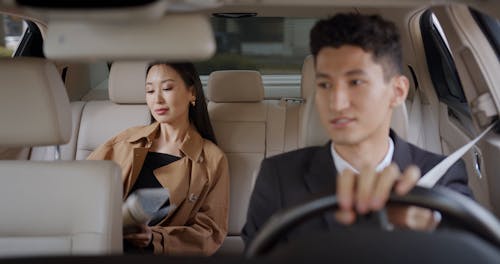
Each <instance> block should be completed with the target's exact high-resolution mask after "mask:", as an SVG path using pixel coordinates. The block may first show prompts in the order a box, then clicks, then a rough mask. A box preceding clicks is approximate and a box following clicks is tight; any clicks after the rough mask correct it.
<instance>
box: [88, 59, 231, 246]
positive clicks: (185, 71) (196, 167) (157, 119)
mask: <svg viewBox="0 0 500 264" xmlns="http://www.w3.org/2000/svg"><path fill="white" fill-rule="evenodd" d="M145 87H146V102H147V105H148V107H149V109H150V111H151V115H152V116H153V118H154V122H153V123H152V124H151V125H148V126H141V127H133V128H130V129H127V130H125V131H123V132H122V133H120V134H118V135H117V136H115V137H113V138H112V139H110V140H109V141H108V142H106V143H105V144H103V145H101V146H100V147H99V148H97V149H96V150H95V151H94V152H93V153H92V154H90V156H89V157H88V159H92V160H103V159H104V160H113V161H115V162H116V163H118V164H119V165H120V166H121V168H122V179H123V190H124V199H125V198H126V197H128V195H130V194H131V193H132V192H134V191H135V190H137V189H141V188H166V189H168V191H169V193H170V204H169V205H170V208H171V209H170V211H169V213H168V215H167V216H166V217H164V218H163V219H161V220H159V221H156V223H149V224H148V225H142V226H140V228H139V232H138V233H132V234H125V235H124V249H125V252H132V251H134V252H137V251H139V252H148V251H149V252H154V254H173V255H210V254H213V253H214V252H215V251H216V250H217V249H218V248H219V246H220V245H221V243H222V241H223V240H224V238H225V236H226V234H227V226H228V206H229V205H228V204H229V175H228V163H227V159H226V156H225V155H224V153H223V152H222V151H221V150H220V149H219V148H218V147H217V146H216V140H215V136H214V133H213V129H212V126H211V124H210V120H209V117H208V111H207V106H206V101H205V96H204V94H203V89H202V85H201V81H200V78H199V75H198V73H197V72H196V69H195V67H194V65H193V64H191V63H165V62H156V63H153V64H151V65H150V66H149V67H148V68H147V77H146V85H145Z"/></svg>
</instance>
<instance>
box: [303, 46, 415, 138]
mask: <svg viewBox="0 0 500 264" xmlns="http://www.w3.org/2000/svg"><path fill="white" fill-rule="evenodd" d="M314 79H315V71H314V58H313V56H312V55H309V56H307V57H306V59H305V60H304V64H303V67H302V80H301V90H302V94H303V96H305V97H306V103H305V105H304V106H303V109H302V110H301V111H300V122H299V123H300V124H299V126H300V131H299V147H306V146H315V145H323V144H325V143H326V142H327V141H328V140H329V137H328V135H327V134H326V131H325V129H324V128H323V126H322V125H321V121H320V119H319V114H318V112H317V111H316V106H315V102H314V101H315V89H314V87H315V83H314ZM391 128H392V129H393V130H394V131H395V132H396V133H397V134H398V135H399V136H400V137H401V138H403V139H406V138H407V135H408V113H407V110H406V104H401V106H399V107H397V108H395V109H394V111H393V114H392V119H391Z"/></svg>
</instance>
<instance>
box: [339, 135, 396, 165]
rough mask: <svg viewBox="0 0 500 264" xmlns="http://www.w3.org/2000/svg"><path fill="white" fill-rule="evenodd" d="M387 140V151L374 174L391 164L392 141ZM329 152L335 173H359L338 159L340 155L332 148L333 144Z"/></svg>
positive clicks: (344, 161) (392, 153) (341, 159)
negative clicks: (347, 170)
mask: <svg viewBox="0 0 500 264" xmlns="http://www.w3.org/2000/svg"><path fill="white" fill-rule="evenodd" d="M388 139H389V149H388V150H387V153H386V154H385V157H384V159H382V161H381V162H380V163H379V164H378V165H377V167H376V168H375V171H376V172H380V171H382V170H383V169H384V168H385V167H387V166H389V165H390V164H391V161H392V156H393V155H394V141H393V140H392V139H391V138H390V137H388ZM330 150H331V152H332V157H333V163H334V164H335V168H336V169H337V172H339V173H340V172H342V171H343V170H345V169H350V170H352V171H354V172H355V173H359V171H358V170H356V169H355V168H354V167H353V166H352V165H351V164H349V163H348V162H347V161H346V160H344V159H343V158H342V157H340V155H339V154H338V153H337V152H336V151H335V148H334V147H333V142H332V143H331V145H330Z"/></svg>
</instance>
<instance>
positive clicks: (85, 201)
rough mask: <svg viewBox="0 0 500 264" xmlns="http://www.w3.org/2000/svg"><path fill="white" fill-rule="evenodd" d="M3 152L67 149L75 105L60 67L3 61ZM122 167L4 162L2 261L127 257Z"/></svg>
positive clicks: (0, 179) (0, 172)
mask: <svg viewBox="0 0 500 264" xmlns="http://www.w3.org/2000/svg"><path fill="white" fill-rule="evenodd" d="M0 83H1V85H0V87H1V88H0V122H2V124H5V125H4V126H3V127H2V129H1V130H0V146H2V147H25V146H36V145H57V144H64V143H66V142H67V141H68V140H69V138H70V134H71V112H70V104H69V101H68V97H67V95H66V91H65V89H64V85H63V83H62V81H61V78H60V76H59V74H58V73H57V70H56V68H55V66H54V65H53V64H51V63H49V62H47V61H45V60H43V59H35V58H19V59H3V60H0ZM120 175H121V172H120V168H119V167H118V166H117V165H116V164H114V163H113V162H110V161H19V160H18V161H0V212H1V213H0V256H2V257H7V256H23V257H24V256H40V255H82V254H115V253H120V252H121V251H122V234H121V203H122V187H121V177H120Z"/></svg>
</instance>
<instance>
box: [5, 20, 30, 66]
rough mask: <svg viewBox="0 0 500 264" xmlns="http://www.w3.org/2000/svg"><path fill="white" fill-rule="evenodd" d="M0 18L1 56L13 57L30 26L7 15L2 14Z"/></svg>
mask: <svg viewBox="0 0 500 264" xmlns="http://www.w3.org/2000/svg"><path fill="white" fill-rule="evenodd" d="M0 16H1V19H0V24H1V25H0V35H1V36H0V56H1V57H11V56H13V55H14V52H15V51H16V49H17V47H18V46H19V43H20V42H21V38H22V36H23V33H24V32H25V31H26V28H27V27H28V25H27V23H26V22H24V20H22V19H21V18H18V17H14V16H9V15H5V14H0Z"/></svg>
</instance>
